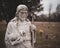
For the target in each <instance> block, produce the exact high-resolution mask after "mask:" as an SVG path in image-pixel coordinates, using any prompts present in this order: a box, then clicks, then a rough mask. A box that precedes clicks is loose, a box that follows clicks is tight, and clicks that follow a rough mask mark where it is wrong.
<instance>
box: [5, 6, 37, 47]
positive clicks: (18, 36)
mask: <svg viewBox="0 0 60 48" xmlns="http://www.w3.org/2000/svg"><path fill="white" fill-rule="evenodd" d="M27 16H28V7H27V6H26V5H19V6H18V7H17V10H16V16H15V18H13V19H12V20H11V21H10V22H9V23H8V26H7V30H6V34H5V44H6V47H7V48H33V44H34V43H35V42H36V38H35V30H36V26H35V25H34V24H32V23H31V22H30V21H29V19H27Z"/></svg>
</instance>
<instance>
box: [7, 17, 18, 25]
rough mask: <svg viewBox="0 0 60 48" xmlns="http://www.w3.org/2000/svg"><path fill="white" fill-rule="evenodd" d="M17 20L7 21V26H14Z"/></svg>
mask: <svg viewBox="0 0 60 48" xmlns="http://www.w3.org/2000/svg"><path fill="white" fill-rule="evenodd" d="M16 20H17V18H16V17H15V18H13V19H11V20H10V21H9V23H8V25H14V24H15V23H16Z"/></svg>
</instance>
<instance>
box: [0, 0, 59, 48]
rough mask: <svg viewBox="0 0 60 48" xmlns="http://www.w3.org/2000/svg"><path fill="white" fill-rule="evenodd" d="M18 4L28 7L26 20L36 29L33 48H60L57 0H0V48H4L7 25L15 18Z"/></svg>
mask: <svg viewBox="0 0 60 48" xmlns="http://www.w3.org/2000/svg"><path fill="white" fill-rule="evenodd" d="M19 4H25V5H27V6H28V8H29V16H28V17H27V18H29V20H30V21H33V23H34V24H35V25H36V27H37V32H36V37H37V42H36V43H35V48H60V1H59V0H0V48H6V47H5V43H4V37H5V32H6V28H7V24H8V22H9V21H10V20H11V19H13V18H14V17H15V13H16V7H17V6H18V5H19Z"/></svg>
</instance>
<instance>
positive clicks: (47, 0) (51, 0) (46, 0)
mask: <svg viewBox="0 0 60 48" xmlns="http://www.w3.org/2000/svg"><path fill="white" fill-rule="evenodd" d="M41 3H42V4H43V7H44V11H43V12H44V13H45V14H48V13H49V12H48V11H49V6H50V4H51V5H52V10H51V12H55V11H56V7H57V5H58V4H60V0H42V2H41Z"/></svg>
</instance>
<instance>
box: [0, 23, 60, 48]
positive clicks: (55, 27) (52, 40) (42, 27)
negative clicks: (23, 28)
mask: <svg viewBox="0 0 60 48" xmlns="http://www.w3.org/2000/svg"><path fill="white" fill-rule="evenodd" d="M34 24H35V25H36V27H37V32H36V43H35V48H60V22H34ZM5 29H6V26H5V25H4V24H3V25H0V48H5V44H4V36H5Z"/></svg>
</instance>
